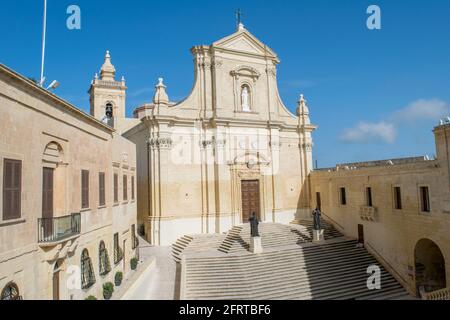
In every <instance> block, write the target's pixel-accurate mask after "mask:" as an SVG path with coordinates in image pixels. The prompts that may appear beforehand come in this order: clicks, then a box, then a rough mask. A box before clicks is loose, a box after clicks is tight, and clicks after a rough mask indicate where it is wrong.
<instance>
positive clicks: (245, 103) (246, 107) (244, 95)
mask: <svg viewBox="0 0 450 320" xmlns="http://www.w3.org/2000/svg"><path fill="white" fill-rule="evenodd" d="M241 107H242V111H244V112H251V111H252V110H251V107H250V88H249V87H248V86H247V85H243V86H242V90H241Z"/></svg>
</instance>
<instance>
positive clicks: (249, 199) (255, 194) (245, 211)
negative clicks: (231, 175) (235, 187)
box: [241, 180, 261, 223]
mask: <svg viewBox="0 0 450 320" xmlns="http://www.w3.org/2000/svg"><path fill="white" fill-rule="evenodd" d="M241 190H242V221H243V222H244V223H247V222H248V221H249V219H250V217H251V216H252V214H253V213H255V214H256V216H257V217H258V219H259V220H261V212H260V195H259V180H243V181H242V184H241Z"/></svg>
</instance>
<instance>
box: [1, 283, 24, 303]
mask: <svg viewBox="0 0 450 320" xmlns="http://www.w3.org/2000/svg"><path fill="white" fill-rule="evenodd" d="M1 300H22V297H21V296H20V294H19V287H18V286H17V284H15V283H14V282H10V283H8V284H7V285H6V286H5V287H4V288H3V290H2V295H1Z"/></svg>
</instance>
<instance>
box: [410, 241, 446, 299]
mask: <svg viewBox="0 0 450 320" xmlns="http://www.w3.org/2000/svg"><path fill="white" fill-rule="evenodd" d="M414 263H415V281H416V288H417V293H418V295H419V294H420V292H423V291H425V292H431V291H435V290H439V289H443V288H445V287H446V275H445V259H444V256H443V254H442V251H441V249H440V248H439V246H438V245H437V244H436V243H434V242H433V241H432V240H429V239H422V240H420V241H419V242H417V244H416V247H415V250H414Z"/></svg>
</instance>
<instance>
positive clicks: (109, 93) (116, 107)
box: [88, 51, 127, 127]
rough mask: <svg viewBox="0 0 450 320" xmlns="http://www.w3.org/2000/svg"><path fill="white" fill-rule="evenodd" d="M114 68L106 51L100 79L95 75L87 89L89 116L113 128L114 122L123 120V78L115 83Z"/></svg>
mask: <svg viewBox="0 0 450 320" xmlns="http://www.w3.org/2000/svg"><path fill="white" fill-rule="evenodd" d="M115 78H116V68H115V67H114V65H113V64H112V63H111V54H110V53H109V51H106V55H105V62H104V63H103V66H102V68H101V70H100V77H99V76H98V74H95V78H94V80H92V83H91V87H90V89H89V92H88V93H89V95H90V104H91V115H92V116H93V117H95V118H97V119H98V120H100V121H103V122H104V123H107V124H109V125H111V126H113V127H114V123H115V122H114V120H115V119H116V120H118V119H125V116H126V114H125V99H126V90H127V87H126V85H125V78H124V77H122V80H121V81H116V79H115Z"/></svg>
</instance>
